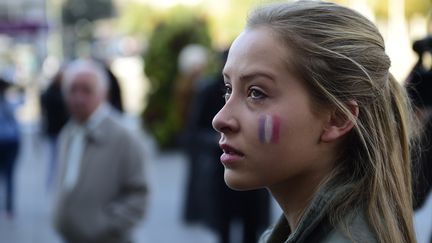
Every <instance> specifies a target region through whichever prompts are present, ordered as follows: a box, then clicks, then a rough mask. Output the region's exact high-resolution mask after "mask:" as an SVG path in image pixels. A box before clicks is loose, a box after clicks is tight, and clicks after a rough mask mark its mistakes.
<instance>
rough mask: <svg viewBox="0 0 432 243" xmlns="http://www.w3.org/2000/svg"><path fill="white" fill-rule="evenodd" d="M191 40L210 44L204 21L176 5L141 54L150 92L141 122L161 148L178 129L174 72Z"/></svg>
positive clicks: (173, 138)
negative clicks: (182, 52)
mask: <svg viewBox="0 0 432 243" xmlns="http://www.w3.org/2000/svg"><path fill="white" fill-rule="evenodd" d="M192 43H196V44H201V45H203V46H207V47H210V46H211V39H210V35H209V31H208V27H207V21H206V19H205V18H203V17H200V16H197V15H196V13H195V12H194V11H193V10H192V9H187V8H183V7H176V8H174V9H173V11H171V12H170V13H168V14H167V16H166V18H165V19H164V20H162V21H161V22H160V23H159V24H158V25H157V27H156V28H155V30H154V31H153V34H152V36H151V37H150V40H149V45H148V49H147V52H146V53H145V55H144V63H145V70H144V71H145V73H146V75H147V77H148V79H149V80H150V82H151V87H152V92H151V94H150V96H149V100H148V105H147V107H146V109H145V111H144V113H143V121H144V125H145V126H146V127H147V128H148V130H149V131H150V132H151V133H152V134H153V135H154V137H155V139H156V141H157V142H158V144H159V146H160V147H161V148H168V147H171V146H173V145H174V142H175V139H176V137H177V135H178V133H179V131H180V129H181V127H180V124H181V121H180V119H182V118H181V117H178V113H177V112H176V110H175V109H176V104H175V101H174V99H173V88H174V85H175V81H176V78H177V75H178V70H177V66H178V62H177V59H178V55H179V53H180V51H181V50H182V49H183V47H185V46H186V45H188V44H192Z"/></svg>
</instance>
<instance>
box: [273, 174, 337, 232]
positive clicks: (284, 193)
mask: <svg viewBox="0 0 432 243" xmlns="http://www.w3.org/2000/svg"><path fill="white" fill-rule="evenodd" d="M328 174H329V172H325V173H322V172H321V173H314V174H312V175H309V176H305V175H299V176H298V177H296V178H291V179H290V180H287V181H284V182H281V183H279V184H277V185H273V186H271V187H269V190H270V192H271V194H272V195H273V197H274V198H275V200H276V201H277V203H278V204H279V206H280V207H281V209H282V211H283V213H284V215H285V218H286V219H287V221H288V224H289V226H290V229H291V232H294V231H295V229H296V228H297V226H298V224H299V222H300V219H301V217H302V216H303V213H304V211H305V210H306V208H307V207H308V206H309V204H310V202H311V200H312V198H313V196H314V194H315V193H316V192H317V191H318V189H319V188H320V186H321V185H322V184H323V182H324V180H325V179H326V177H327V175H328Z"/></svg>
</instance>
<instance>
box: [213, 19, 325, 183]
mask: <svg viewBox="0 0 432 243" xmlns="http://www.w3.org/2000/svg"><path fill="white" fill-rule="evenodd" d="M291 55H292V54H291V53H290V51H289V50H287V48H286V47H285V46H284V45H282V44H281V43H280V42H279V40H278V39H277V38H276V37H275V34H274V33H273V32H271V31H270V30H269V29H267V28H264V27H260V28H255V29H247V30H245V31H244V32H243V33H242V34H240V36H238V37H237V39H236V40H235V41H234V43H233V44H232V46H231V48H230V52H229V56H228V59H227V62H226V65H225V67H224V70H223V74H224V79H225V87H226V94H225V99H226V103H225V106H224V107H223V108H222V109H221V110H220V111H219V113H218V114H217V115H216V116H215V117H214V119H213V127H214V128H215V129H216V130H217V131H218V132H220V134H221V138H220V141H219V143H220V146H221V148H222V150H223V154H222V156H221V162H222V163H223V165H224V167H225V175H224V177H225V182H226V183H227V185H228V186H230V187H231V188H234V189H238V190H247V189H255V188H261V187H271V186H276V185H281V183H291V182H293V180H298V179H305V178H308V176H313V175H314V174H319V173H321V172H322V171H328V168H329V167H330V166H331V164H330V163H329V162H328V161H329V160H328V158H326V156H327V154H328V153H327V151H326V146H324V145H323V143H322V142H321V135H322V133H323V129H324V126H325V124H326V121H327V120H328V116H327V113H326V112H325V111H319V113H320V114H321V115H318V114H317V113H318V112H313V110H312V106H311V104H312V102H311V97H310V95H309V92H308V91H307V90H306V88H305V86H304V85H303V84H302V82H301V81H300V80H298V79H297V78H296V77H295V76H294V75H293V74H292V73H291V72H290V71H288V70H289V69H288V68H287V65H288V64H287V62H286V61H284V60H287V58H289V59H290V60H295V59H293V56H291ZM294 186H295V185H294Z"/></svg>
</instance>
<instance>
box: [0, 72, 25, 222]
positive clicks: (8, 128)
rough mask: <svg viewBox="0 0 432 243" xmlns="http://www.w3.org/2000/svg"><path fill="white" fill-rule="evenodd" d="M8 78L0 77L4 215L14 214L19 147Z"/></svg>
mask: <svg viewBox="0 0 432 243" xmlns="http://www.w3.org/2000/svg"><path fill="white" fill-rule="evenodd" d="M10 86H11V83H10V81H9V80H6V79H5V78H3V77H0V178H1V179H2V180H1V182H3V183H2V184H4V185H5V188H6V190H5V191H6V195H5V205H6V216H7V217H8V218H10V219H11V218H13V215H14V196H15V194H14V189H15V188H14V172H15V170H14V169H15V163H16V160H17V156H18V150H19V147H20V140H21V139H20V128H19V123H18V121H17V119H16V118H15V105H14V104H13V103H12V102H11V101H10V100H9V99H8V97H7V90H8V88H9V87H10Z"/></svg>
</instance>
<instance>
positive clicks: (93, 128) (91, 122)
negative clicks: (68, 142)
mask: <svg viewBox="0 0 432 243" xmlns="http://www.w3.org/2000/svg"><path fill="white" fill-rule="evenodd" d="M111 113H112V109H111V108H110V106H109V105H108V104H105V103H103V104H101V105H100V106H99V107H98V108H97V109H96V110H95V111H94V112H93V114H92V115H91V116H90V118H89V119H88V120H87V121H86V122H85V123H83V124H79V123H77V122H76V121H74V120H73V119H72V120H71V121H70V122H69V124H68V125H69V127H70V128H69V132H73V131H74V130H75V129H77V128H78V129H84V130H85V133H86V137H87V140H88V141H89V142H95V143H103V142H104V141H105V140H106V135H107V132H106V128H105V125H104V123H105V121H106V120H107V119H108V118H109V117H110V115H111Z"/></svg>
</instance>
